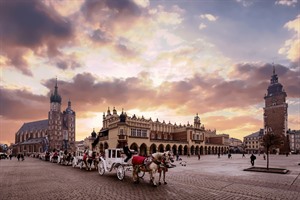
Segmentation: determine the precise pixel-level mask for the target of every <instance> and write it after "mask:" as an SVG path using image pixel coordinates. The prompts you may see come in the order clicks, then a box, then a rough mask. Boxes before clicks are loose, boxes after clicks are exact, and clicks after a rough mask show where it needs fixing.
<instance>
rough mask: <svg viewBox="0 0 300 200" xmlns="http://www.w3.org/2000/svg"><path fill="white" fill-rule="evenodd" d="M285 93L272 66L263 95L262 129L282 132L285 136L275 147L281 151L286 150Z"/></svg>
mask: <svg viewBox="0 0 300 200" xmlns="http://www.w3.org/2000/svg"><path fill="white" fill-rule="evenodd" d="M286 97H287V94H286V92H285V91H284V89H283V86H282V84H280V83H279V82H278V77H277V74H276V72H275V67H274V66H273V75H272V76H271V81H270V85H269V86H268V92H267V94H266V95H265V97H264V99H265V107H264V116H263V117H264V130H265V133H272V134H283V135H284V136H285V137H283V138H285V139H284V140H283V141H282V144H283V145H282V146H281V147H280V148H279V149H277V150H276V151H277V153H279V152H278V151H280V152H281V153H285V152H286V151H288V143H287V139H286V136H287V134H286V133H287V130H288V129H287V119H288V104H287V103H286ZM273 151H274V150H273Z"/></svg>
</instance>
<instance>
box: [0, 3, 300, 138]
mask: <svg viewBox="0 0 300 200" xmlns="http://www.w3.org/2000/svg"><path fill="white" fill-rule="evenodd" d="M274 3H275V1H273V2H271V1H264V2H261V1H254V0H249V1H248V0H247V1H246V0H236V1H231V2H228V1H220V2H218V6H212V5H213V4H214V3H213V2H207V1H149V0H78V1H69V0H51V1H39V0H26V1H24V0H10V1H1V2H0V4H1V6H0V29H1V31H0V38H2V41H1V48H0V70H1V74H2V76H1V78H2V79H1V81H2V82H1V83H2V85H1V91H0V92H1V96H0V100H1V106H2V107H1V109H0V121H1V125H0V127H2V129H1V133H2V132H3V131H7V134H6V133H5V135H11V136H10V139H11V138H13V134H14V133H15V132H16V131H17V129H18V128H19V127H20V126H21V125H22V124H23V123H24V122H29V121H35V120H41V119H46V118H47V113H48V111H49V96H50V93H51V91H53V89H54V86H55V77H57V78H58V90H59V94H60V95H61V96H62V99H63V100H62V109H65V108H66V106H67V101H68V100H69V99H70V100H71V102H72V107H73V108H74V110H75V111H76V122H77V123H76V135H77V136H78V137H77V138H76V139H82V138H84V137H85V136H86V134H89V133H90V132H91V131H92V128H101V125H102V124H101V119H102V112H104V111H106V110H107V107H110V108H111V109H113V107H114V106H115V107H116V109H117V110H118V111H119V112H120V110H121V109H122V108H124V109H125V110H126V111H128V114H138V115H145V116H147V117H152V118H159V119H160V120H166V121H169V120H170V121H171V122H172V123H175V122H177V124H179V123H182V124H184V123H186V122H187V121H190V120H192V119H193V116H194V115H195V114H196V113H199V115H200V117H201V119H202V120H203V121H202V122H203V123H204V125H205V126H206V127H207V128H209V129H211V128H216V129H217V132H218V133H219V132H220V131H222V132H224V133H228V134H230V136H236V137H239V138H242V137H243V136H245V135H247V134H250V133H252V132H255V131H257V130H258V129H259V128H260V127H261V126H262V123H263V121H262V117H263V116H262V111H263V110H262V108H263V104H264V99H263V98H264V95H265V93H266V92H267V87H268V86H269V84H270V78H271V75H272V71H273V66H272V65H271V64H269V63H268V62H272V61H274V62H275V69H276V73H277V74H278V77H279V82H280V83H281V84H282V85H283V87H284V89H285V91H286V92H287V95H288V97H287V101H288V104H289V117H288V119H289V122H288V123H289V127H291V128H293V129H295V128H297V127H299V124H300V123H299V117H298V116H299V104H300V102H299V95H300V94H299V85H300V81H299V71H297V69H298V68H299V63H300V55H299V48H300V42H299V24H300V21H299V18H300V17H299V10H298V9H297V5H298V4H299V2H296V1H293V0H291V1H283V0H280V1H276V5H278V6H275V4H274ZM219 4H220V5H219ZM250 5H251V6H250ZM279 5H287V6H289V7H287V6H279ZM266 10H268V12H266ZM287 10H288V12H286V11H287ZM274 13H276V15H274ZM199 30H201V31H199ZM3 105H5V107H4V106H3ZM4 126H5V127H4ZM3 127H4V128H3ZM297 129H298V128H297ZM234 134H237V135H234ZM1 135H3V134H0V136H1ZM0 140H1V141H2V140H4V139H3V138H2V137H1V138H0Z"/></svg>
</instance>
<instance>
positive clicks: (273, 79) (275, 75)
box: [271, 64, 278, 84]
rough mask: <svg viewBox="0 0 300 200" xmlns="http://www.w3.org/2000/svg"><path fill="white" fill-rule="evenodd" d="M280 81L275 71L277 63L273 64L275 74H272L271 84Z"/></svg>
mask: <svg viewBox="0 0 300 200" xmlns="http://www.w3.org/2000/svg"><path fill="white" fill-rule="evenodd" d="M276 83H278V77H277V74H276V72H275V65H274V64H273V75H272V76H271V84H276Z"/></svg>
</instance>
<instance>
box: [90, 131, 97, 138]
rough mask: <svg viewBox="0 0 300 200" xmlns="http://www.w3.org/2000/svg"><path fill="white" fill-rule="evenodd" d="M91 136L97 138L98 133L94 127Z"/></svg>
mask: <svg viewBox="0 0 300 200" xmlns="http://www.w3.org/2000/svg"><path fill="white" fill-rule="evenodd" d="M91 136H92V137H93V138H95V137H96V136H97V133H96V132H95V129H94V130H93V132H92V133H91Z"/></svg>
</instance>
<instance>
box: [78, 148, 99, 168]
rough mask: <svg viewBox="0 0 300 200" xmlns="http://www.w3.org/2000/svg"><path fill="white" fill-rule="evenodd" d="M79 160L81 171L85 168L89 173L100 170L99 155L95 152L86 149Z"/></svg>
mask: <svg viewBox="0 0 300 200" xmlns="http://www.w3.org/2000/svg"><path fill="white" fill-rule="evenodd" d="M80 154H81V153H80ZM77 160H78V165H79V168H80V169H83V168H85V169H86V170H89V171H91V170H92V169H96V170H97V169H98V163H99V155H98V153H97V152H95V151H91V150H89V149H86V150H85V151H84V152H82V154H81V155H79V156H78V159H77Z"/></svg>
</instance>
